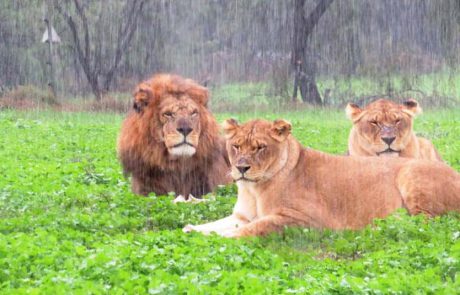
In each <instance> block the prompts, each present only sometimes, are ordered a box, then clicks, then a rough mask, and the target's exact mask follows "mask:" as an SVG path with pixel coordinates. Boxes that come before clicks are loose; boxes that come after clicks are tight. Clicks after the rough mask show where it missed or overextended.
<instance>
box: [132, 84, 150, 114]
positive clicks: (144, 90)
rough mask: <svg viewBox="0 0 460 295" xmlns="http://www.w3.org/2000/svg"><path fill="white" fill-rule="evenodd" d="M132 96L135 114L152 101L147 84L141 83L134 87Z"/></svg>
mask: <svg viewBox="0 0 460 295" xmlns="http://www.w3.org/2000/svg"><path fill="white" fill-rule="evenodd" d="M133 96H134V103H133V108H134V110H135V111H136V112H137V113H140V112H142V111H143V110H144V108H145V106H147V105H148V104H149V102H150V101H151V100H152V99H153V90H152V88H151V87H150V85H148V84H147V83H141V84H139V85H138V86H137V87H136V90H135V91H134V94H133Z"/></svg>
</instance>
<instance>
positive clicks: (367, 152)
mask: <svg viewBox="0 0 460 295" xmlns="http://www.w3.org/2000/svg"><path fill="white" fill-rule="evenodd" d="M421 112H422V109H421V108H420V106H419V105H418V103H417V101H415V100H414V99H410V100H407V101H405V102H404V103H403V104H402V105H400V104H397V103H394V102H392V101H389V100H386V99H379V100H376V101H374V102H372V103H371V104H369V105H368V106H367V107H366V108H364V109H360V108H359V107H358V106H357V105H355V104H348V105H347V108H346V113H347V116H348V118H349V119H350V120H352V121H353V127H352V129H351V131H350V136H349V139H348V151H349V154H350V155H351V156H387V157H388V156H389V157H398V156H399V157H405V158H416V159H427V160H436V161H441V156H440V155H439V153H438V152H437V151H436V149H435V148H434V146H433V144H432V143H431V142H430V141H429V140H427V139H425V138H421V137H417V136H416V135H415V133H414V131H413V129H412V120H413V118H414V116H415V115H416V114H418V113H421Z"/></svg>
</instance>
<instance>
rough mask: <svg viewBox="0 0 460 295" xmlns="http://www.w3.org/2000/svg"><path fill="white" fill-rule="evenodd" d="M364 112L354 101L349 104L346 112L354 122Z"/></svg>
mask: <svg viewBox="0 0 460 295" xmlns="http://www.w3.org/2000/svg"><path fill="white" fill-rule="evenodd" d="M362 112H363V110H361V109H360V108H359V106H358V105H357V104H354V103H349V104H347V107H346V108H345V113H346V114H347V118H348V119H350V120H351V121H353V122H355V121H356V120H358V119H359V118H360V114H361V113H362Z"/></svg>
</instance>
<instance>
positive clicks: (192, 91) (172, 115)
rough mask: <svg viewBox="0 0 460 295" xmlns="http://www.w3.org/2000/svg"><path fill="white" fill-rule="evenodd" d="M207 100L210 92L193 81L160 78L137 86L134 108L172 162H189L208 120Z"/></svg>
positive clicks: (174, 77) (172, 77)
mask: <svg viewBox="0 0 460 295" xmlns="http://www.w3.org/2000/svg"><path fill="white" fill-rule="evenodd" d="M207 100H208V91H207V89H206V88H204V87H202V86H200V85H198V84H196V83H195V82H194V81H192V80H189V79H183V78H181V77H178V76H174V75H158V76H156V77H155V79H153V80H151V81H148V82H145V83H141V84H140V85H139V86H138V88H137V90H136V92H135V94H134V106H133V107H134V110H135V111H136V112H137V113H138V114H139V116H140V117H141V118H143V120H146V121H147V122H148V123H147V124H148V125H149V126H148V128H149V129H150V130H151V134H152V137H153V138H154V139H155V141H157V142H162V143H164V146H165V148H166V149H167V151H168V153H169V155H170V156H171V157H172V158H173V159H175V158H180V157H182V158H188V157H191V156H193V155H194V154H195V153H196V151H197V149H198V145H199V143H200V136H201V130H202V128H204V127H203V124H204V123H203V122H204V121H205V120H206V116H208V117H209V113H207V108H206V104H207Z"/></svg>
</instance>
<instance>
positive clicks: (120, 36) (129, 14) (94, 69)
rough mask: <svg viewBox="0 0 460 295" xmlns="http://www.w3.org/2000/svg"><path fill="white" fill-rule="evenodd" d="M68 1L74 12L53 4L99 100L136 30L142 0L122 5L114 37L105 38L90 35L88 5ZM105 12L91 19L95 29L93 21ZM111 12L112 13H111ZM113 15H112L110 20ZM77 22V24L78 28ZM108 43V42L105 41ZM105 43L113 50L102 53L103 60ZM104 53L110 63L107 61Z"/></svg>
mask: <svg viewBox="0 0 460 295" xmlns="http://www.w3.org/2000/svg"><path fill="white" fill-rule="evenodd" d="M69 2H72V3H73V6H74V10H72V9H69V7H63V2H62V1H59V0H55V1H54V5H55V8H56V9H57V10H58V12H59V13H60V14H61V15H62V16H63V17H64V19H65V21H66V23H67V25H68V27H69V29H70V31H71V36H72V41H73V48H74V52H75V54H76V56H77V58H78V61H79V62H80V65H81V66H82V68H83V71H84V73H85V75H86V78H87V79H88V83H89V84H90V85H91V90H92V91H93V94H94V95H95V97H96V100H98V101H99V100H101V98H102V90H104V91H108V90H109V88H110V84H111V83H112V80H113V77H114V75H115V73H116V71H117V69H118V66H119V65H120V61H121V58H122V56H123V54H125V53H126V51H127V50H128V47H129V45H130V42H131V40H132V38H133V36H134V32H135V30H136V27H137V21H138V16H139V13H140V12H141V10H142V7H143V5H144V2H145V0H132V1H130V0H126V1H124V2H125V3H123V7H122V10H121V17H119V18H120V19H119V22H117V30H116V34H114V35H112V36H108V35H107V34H106V33H107V32H101V31H99V34H98V36H97V37H94V36H91V31H90V26H91V24H90V21H89V19H88V17H87V13H86V10H87V8H88V6H89V5H90V3H89V2H85V3H83V1H80V0H73V1H65V4H67V3H69ZM69 11H74V12H75V14H76V16H77V17H78V18H74V17H73V16H72V15H71V13H69ZM105 12H106V9H105V7H104V9H100V10H99V11H98V12H97V13H96V14H99V16H98V17H93V20H94V21H95V22H96V25H95V26H96V28H97V27H98V25H99V27H100V24H98V23H97V21H99V20H101V19H103V16H102V15H101V14H103V13H105ZM112 13H113V11H112ZM113 16H116V15H113V14H112V17H113ZM77 23H79V24H80V25H78V24H77ZM109 37H115V40H110V41H114V42H113V44H110V41H109V40H107V38H109ZM107 41H109V42H107ZM106 43H109V46H110V47H113V50H110V51H108V50H105V52H104V53H105V54H104V56H105V59H104V58H103V49H104V48H103V47H104V44H106ZM108 53H112V54H110V55H109V57H110V60H107V57H108V56H107V55H106V54H108ZM100 78H102V79H103V82H102V83H103V88H102V87H101V85H100V84H101V82H100Z"/></svg>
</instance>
